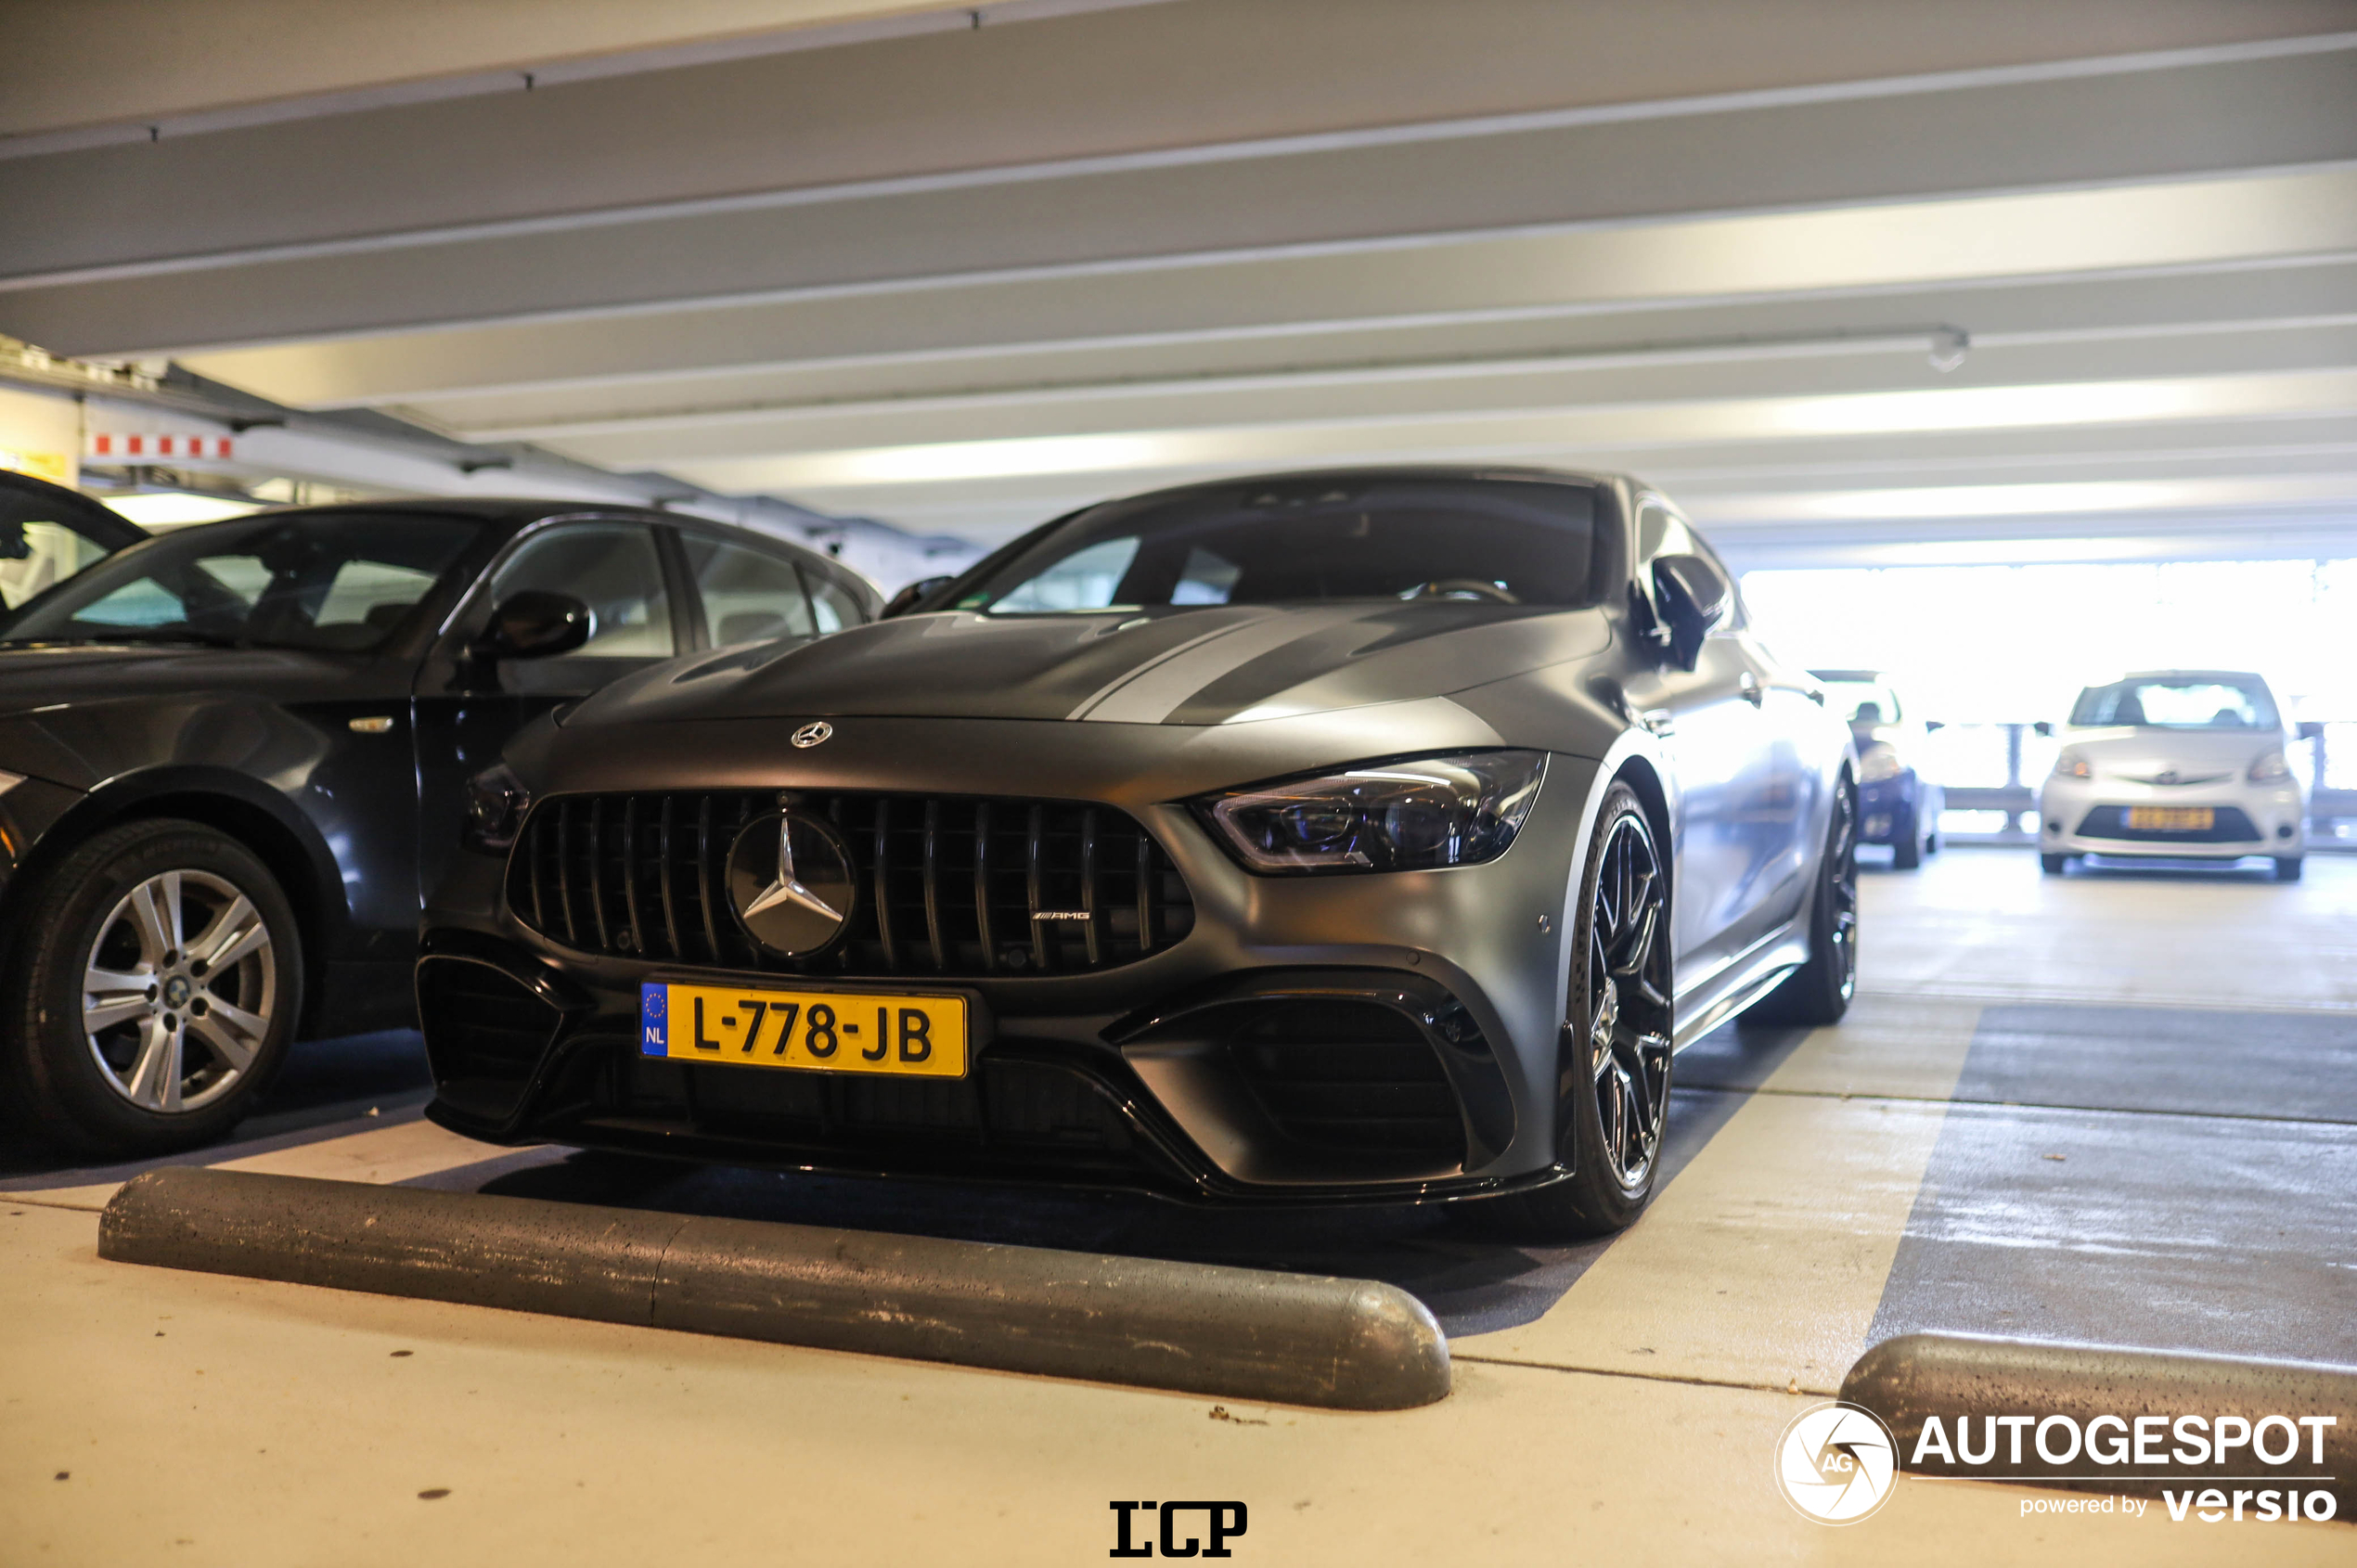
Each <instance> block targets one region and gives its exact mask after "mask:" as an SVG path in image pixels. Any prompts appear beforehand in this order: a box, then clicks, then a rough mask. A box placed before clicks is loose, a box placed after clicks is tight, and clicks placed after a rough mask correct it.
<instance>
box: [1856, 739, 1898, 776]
mask: <svg viewBox="0 0 2357 1568" xmlns="http://www.w3.org/2000/svg"><path fill="white" fill-rule="evenodd" d="M1905 771H1907V770H1906V768H1905V766H1904V765H1901V764H1900V761H1899V749H1898V748H1897V747H1895V746H1893V745H1892V744H1891V743H1890V742H1889V741H1887V740H1877V741H1875V742H1874V744H1873V745H1871V746H1869V747H1867V748H1866V749H1865V751H1863V752H1861V753H1860V754H1859V757H1858V782H1859V783H1861V784H1878V783H1880V782H1881V781H1882V780H1884V779H1886V778H1898V777H1899V776H1900V774H1901V773H1904V772H1905Z"/></svg>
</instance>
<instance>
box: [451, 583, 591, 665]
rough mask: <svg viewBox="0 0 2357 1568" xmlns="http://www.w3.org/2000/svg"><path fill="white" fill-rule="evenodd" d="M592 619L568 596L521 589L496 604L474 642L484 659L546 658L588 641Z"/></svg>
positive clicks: (583, 606) (575, 599)
mask: <svg viewBox="0 0 2357 1568" xmlns="http://www.w3.org/2000/svg"><path fill="white" fill-rule="evenodd" d="M593 620H594V618H593V617H592V616H591V615H590V613H589V607H588V606H587V605H586V604H584V603H582V602H581V601H580V600H579V599H577V598H573V596H572V595H571V594H556V593H550V592H548V591H547V590H546V589H544V588H522V589H519V590H518V591H517V592H515V593H512V594H509V596H508V597H507V598H503V599H501V600H500V601H499V608H498V609H496V610H493V611H492V612H491V624H490V625H489V626H487V627H485V628H484V629H483V636H481V637H479V638H477V639H476V641H475V647H474V651H475V653H476V654H477V655H478V656H479V657H482V658H484V659H549V658H554V657H555V656H556V655H558V654H560V653H571V652H572V651H573V649H576V648H579V647H580V646H581V645H582V644H584V643H586V642H587V641H588V640H589V633H590V630H591V626H592V624H593Z"/></svg>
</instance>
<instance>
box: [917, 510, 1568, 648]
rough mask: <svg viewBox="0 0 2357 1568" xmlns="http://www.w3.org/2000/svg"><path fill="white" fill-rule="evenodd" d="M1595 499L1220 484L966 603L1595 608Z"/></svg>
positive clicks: (1123, 524)
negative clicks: (1434, 601)
mask: <svg viewBox="0 0 2357 1568" xmlns="http://www.w3.org/2000/svg"><path fill="white" fill-rule="evenodd" d="M1595 516H1596V495H1595V492H1594V491H1593V490H1592V489H1591V488H1589V487H1587V486H1584V485H1577V484H1562V483H1548V482H1538V481H1528V480H1507V479H1497V480H1465V479H1455V478H1450V479H1424V478H1417V477H1399V478H1375V479H1343V480H1339V481H1333V482H1328V481H1317V480H1312V481H1285V482H1277V483H1269V482H1262V483H1256V484H1235V485H1220V486H1205V487H1203V488H1200V489H1194V490H1188V491H1183V492H1179V493H1178V494H1175V495H1172V494H1165V495H1150V496H1145V497H1142V498H1140V499H1139V500H1135V501H1124V502H1115V503H1114V504H1112V505H1109V506H1104V507H1099V508H1093V509H1091V510H1089V511H1087V512H1083V513H1081V514H1080V515H1079V516H1077V517H1075V518H1074V519H1073V520H1072V521H1070V522H1068V523H1066V524H1065V525H1064V526H1063V527H1062V528H1059V529H1057V530H1056V531H1055V532H1053V533H1050V534H1049V535H1048V536H1047V537H1046V538H1044V539H1042V540H1040V541H1039V542H1038V543H1037V545H1035V546H1032V547H1031V548H1030V549H1028V550H1025V551H1024V552H1023V553H1022V554H1021V555H1019V556H1017V557H1016V558H1015V559H1012V560H1011V561H1009V562H1008V563H1007V564H1006V565H1005V566H1004V567H1003V568H1002V569H1001V570H999V571H998V572H995V573H993V574H992V575H991V576H990V577H989V578H988V579H987V580H986V581H985V582H984V583H983V584H982V585H980V586H978V587H976V588H974V589H972V591H970V592H968V593H966V594H963V595H961V596H960V598H959V599H958V601H957V605H956V608H958V609H960V610H983V611H985V612H987V613H989V614H993V615H1013V614H1043V613H1044V614H1053V613H1058V612H1065V613H1069V612H1074V611H1084V612H1101V611H1104V610H1152V609H1162V608H1175V609H1184V608H1186V607H1189V606H1194V605H1219V604H1286V603H1305V602H1316V601H1320V600H1328V599H1416V598H1439V599H1458V600H1473V601H1487V602H1491V603H1497V604H1503V605H1543V606H1548V607H1551V608H1568V607H1574V606H1579V605H1584V604H1586V603H1588V602H1589V600H1590V598H1591V583H1592V581H1593V579H1594V572H1593V571H1592V557H1593V556H1594V553H1595V535H1596V527H1595Z"/></svg>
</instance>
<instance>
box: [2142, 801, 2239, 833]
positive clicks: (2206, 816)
mask: <svg viewBox="0 0 2357 1568" xmlns="http://www.w3.org/2000/svg"><path fill="white" fill-rule="evenodd" d="M2217 820H2218V814H2217V813H2216V812H2215V811H2212V810H2211V809H2210V808H2209V807H2208V806H2206V805H2132V806H2130V807H2129V808H2128V828H2129V830H2130V831H2131V832H2136V833H2206V832H2208V831H2209V829H2210V828H2211V827H2212V826H2213V825H2214V824H2215V823H2216V822H2217Z"/></svg>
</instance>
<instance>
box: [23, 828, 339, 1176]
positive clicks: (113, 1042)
mask: <svg viewBox="0 0 2357 1568" xmlns="http://www.w3.org/2000/svg"><path fill="white" fill-rule="evenodd" d="M31 893H32V896H31V897H30V898H29V899H28V900H27V904H26V908H25V913H26V916H27V919H26V921H25V924H24V928H23V929H24V931H25V932H26V940H25V941H24V942H23V943H22V944H21V945H20V947H19V950H18V952H17V953H15V954H14V955H12V956H11V961H10V962H9V964H8V966H7V968H8V973H7V983H8V995H9V996H11V997H12V998H13V999H14V1001H15V1005H14V1006H13V1007H12V1008H11V1009H10V1013H11V1015H12V1016H11V1017H10V1018H9V1020H8V1022H7V1027H6V1050H5V1052H4V1053H0V1079H5V1080H6V1090H5V1091H0V1099H5V1100H6V1105H7V1109H8V1111H9V1112H10V1113H11V1114H12V1115H13V1116H14V1117H15V1119H17V1120H18V1121H19V1122H20V1123H23V1124H25V1125H26V1130H27V1131H29V1132H31V1133H33V1134H34V1135H36V1136H38V1137H45V1138H46V1139H47V1140H49V1141H51V1142H54V1143H59V1144H63V1145H66V1146H67V1147H69V1148H72V1149H77V1150H86V1151H92V1152H98V1153H107V1154H118V1155H142V1154H157V1153H166V1152H170V1151H172V1150H181V1149H189V1148H194V1147H196V1146H198V1145H200V1144H203V1143H209V1142H211V1141H213V1140H214V1139H216V1138H218V1137H221V1136H222V1135H223V1134H224V1133H226V1132H227V1131H228V1130H229V1129H230V1128H231V1127H233V1126H235V1125H237V1123H238V1121H240V1120H242V1119H243V1118H244V1117H245V1116H246V1115H247V1114H248V1113H250V1112H251V1110H252V1109H253V1106H254V1104H255V1103H256V1101H258V1100H259V1099H260V1098H261V1096H262V1093H263V1091H264V1089H265V1088H267V1087H268V1086H269V1083H270V1080H271V1079H272V1078H273V1077H274V1076H275V1075H276V1074H277V1069H278V1065H279V1063H280V1062H281V1061H282V1060H284V1059H285V1056H286V1052H287V1047H288V1044H289V1042H290V1040H291V1038H292V1037H293V1034H294V1021H295V1018H296V1016H297V1014H298V1013H299V1012H300V1011H301V1009H302V1002H303V959H302V952H301V941H302V937H301V933H300V932H299V931H298V930H297V928H296V925H295V919H294V911H293V909H292V907H291V906H290V905H289V904H288V902H287V898H286V894H285V893H283V892H282V891H281V890H280V889H279V887H278V884H277V879H275V878H274V877H272V876H271V874H270V871H269V868H266V867H265V866H264V865H263V864H262V862H261V861H260V860H258V859H256V858H255V857H254V855H252V854H251V852H250V851H248V850H247V849H246V848H245V846H244V845H242V844H240V843H238V842H237V841H236V840H234V839H230V838H228V837H226V836H225V835H224V834H222V833H219V832H216V831H215V830H213V829H211V828H208V827H206V826H204V825H203V824H201V823H196V822H182V821H162V820H159V821H148V822H135V823H131V824H129V825H127V826H124V827H122V828H116V829H109V831H106V832H103V833H100V834H98V835H97V837H95V838H93V839H92V840H90V841H89V842H87V843H84V844H83V845H82V846H81V847H79V848H78V849H76V850H75V851H74V852H73V853H72V854H71V855H67V856H66V857H65V859H63V860H62V861H60V862H58V864H57V865H56V866H54V867H53V868H50V870H49V872H48V873H47V874H46V875H45V876H43V877H42V878H41V879H40V880H39V882H38V884H37V885H36V886H35V887H34V888H33V889H32V890H31Z"/></svg>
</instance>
